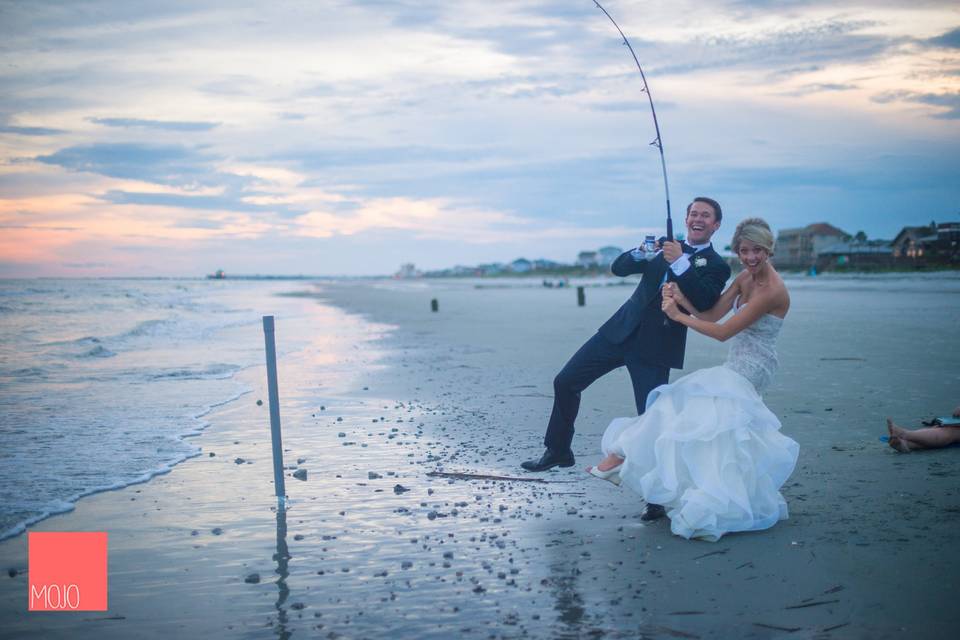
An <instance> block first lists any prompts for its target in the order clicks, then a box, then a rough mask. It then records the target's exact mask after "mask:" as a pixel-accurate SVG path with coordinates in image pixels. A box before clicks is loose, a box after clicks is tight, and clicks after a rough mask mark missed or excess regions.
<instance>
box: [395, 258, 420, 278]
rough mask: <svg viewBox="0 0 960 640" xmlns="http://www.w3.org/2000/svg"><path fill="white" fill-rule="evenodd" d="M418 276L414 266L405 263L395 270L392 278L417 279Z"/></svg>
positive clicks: (418, 273) (410, 263)
mask: <svg viewBox="0 0 960 640" xmlns="http://www.w3.org/2000/svg"><path fill="white" fill-rule="evenodd" d="M420 275H421V273H420V272H419V271H417V267H416V265H414V264H413V263H412V262H407V263H405V264H402V265H400V268H399V269H398V270H397V272H396V273H395V274H393V277H394V278H419V277H420Z"/></svg>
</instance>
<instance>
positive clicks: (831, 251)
mask: <svg viewBox="0 0 960 640" xmlns="http://www.w3.org/2000/svg"><path fill="white" fill-rule="evenodd" d="M816 266H817V271H827V270H829V269H831V268H836V267H840V268H846V269H854V270H859V269H874V268H877V267H891V266H893V247H892V246H891V243H890V241H889V240H849V241H844V242H838V243H836V244H832V245H830V246H829V247H824V248H823V249H821V250H820V251H819V252H818V253H817V261H816Z"/></svg>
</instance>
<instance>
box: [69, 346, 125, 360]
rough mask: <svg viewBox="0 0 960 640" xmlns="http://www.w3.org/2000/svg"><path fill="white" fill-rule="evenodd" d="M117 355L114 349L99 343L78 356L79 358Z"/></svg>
mask: <svg viewBox="0 0 960 640" xmlns="http://www.w3.org/2000/svg"><path fill="white" fill-rule="evenodd" d="M115 355H117V354H116V353H114V352H113V351H110V349H107V348H106V347H104V346H103V345H102V344H98V345H97V346H95V347H94V348H93V349H90V350H89V351H86V352H84V353H81V354H80V355H78V356H77V357H78V358H112V357H113V356H115Z"/></svg>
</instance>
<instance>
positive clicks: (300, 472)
mask: <svg viewBox="0 0 960 640" xmlns="http://www.w3.org/2000/svg"><path fill="white" fill-rule="evenodd" d="M293 477H294V478H296V479H297V480H306V479H307V470H306V469H297V470H296V471H294V472H293Z"/></svg>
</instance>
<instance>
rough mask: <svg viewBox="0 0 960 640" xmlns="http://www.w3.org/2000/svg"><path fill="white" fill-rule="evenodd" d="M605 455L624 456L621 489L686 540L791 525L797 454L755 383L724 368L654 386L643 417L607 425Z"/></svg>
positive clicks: (695, 373) (794, 443)
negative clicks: (663, 514) (789, 491)
mask: <svg viewBox="0 0 960 640" xmlns="http://www.w3.org/2000/svg"><path fill="white" fill-rule="evenodd" d="M601 447H602V449H603V453H604V455H609V454H610V453H615V454H617V455H620V456H622V457H624V458H625V461H624V463H623V468H622V469H621V471H620V476H621V478H622V480H623V484H624V485H626V486H627V487H629V488H630V489H633V490H634V491H636V492H637V493H639V494H640V495H642V496H643V498H644V500H646V501H647V502H650V503H654V504H660V505H663V506H664V507H666V509H667V515H668V516H669V518H670V528H671V530H672V531H673V532H674V533H675V534H677V535H679V536H683V537H684V538H700V539H704V540H711V541H716V540H719V539H720V537H721V536H723V535H724V534H725V533H729V532H731V531H755V530H759V529H767V528H769V527H772V526H773V525H774V524H776V522H777V521H779V520H783V519H785V518H787V503H786V502H785V501H784V499H783V496H782V495H781V494H780V487H781V486H782V485H783V483H784V482H785V481H786V480H787V478H789V477H790V474H791V473H792V472H793V469H794V467H795V466H796V463H797V455H798V453H799V450H800V447H799V445H797V443H796V442H795V441H793V440H792V439H790V438H788V437H787V436H785V435H783V434H782V433H780V421H779V420H778V419H777V417H776V416H775V415H773V413H772V412H771V411H770V410H769V409H767V407H766V405H764V404H763V400H762V398H761V397H760V395H759V394H758V393H757V391H756V390H755V389H754V387H753V385H752V384H750V382H749V381H748V380H747V379H746V378H744V377H743V376H741V375H740V374H738V373H735V372H734V371H732V370H730V369H728V368H726V367H722V366H720V367H712V368H709V369H701V370H699V371H695V372H693V373H691V374H689V375H686V376H684V377H683V378H680V379H679V380H677V381H676V382H675V383H673V384H666V385H662V386H660V387H657V388H656V389H654V390H653V391H651V392H650V395H649V397H648V398H647V408H646V411H645V413H644V414H643V415H642V416H640V417H636V418H617V419H616V420H614V421H613V422H611V423H610V426H609V427H607V430H606V431H605V432H604V434H603V441H602V444H601Z"/></svg>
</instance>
